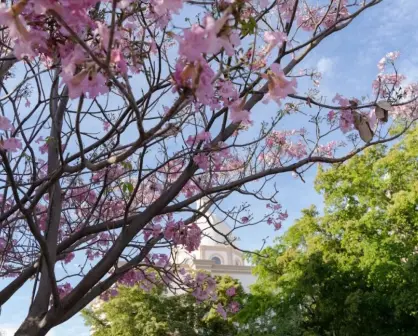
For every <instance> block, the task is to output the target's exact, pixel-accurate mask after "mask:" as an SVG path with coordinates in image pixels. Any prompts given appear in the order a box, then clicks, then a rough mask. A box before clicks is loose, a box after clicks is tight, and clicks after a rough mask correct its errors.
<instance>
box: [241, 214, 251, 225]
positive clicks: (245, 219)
mask: <svg viewBox="0 0 418 336" xmlns="http://www.w3.org/2000/svg"><path fill="white" fill-rule="evenodd" d="M249 220H250V219H249V218H248V217H247V216H244V217H242V218H241V222H242V223H243V224H247V223H248V222H249Z"/></svg>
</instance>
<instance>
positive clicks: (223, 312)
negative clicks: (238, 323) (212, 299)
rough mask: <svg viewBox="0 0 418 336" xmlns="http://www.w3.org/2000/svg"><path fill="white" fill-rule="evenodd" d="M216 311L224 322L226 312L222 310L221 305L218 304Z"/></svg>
mask: <svg viewBox="0 0 418 336" xmlns="http://www.w3.org/2000/svg"><path fill="white" fill-rule="evenodd" d="M216 311H217V312H218V314H219V315H221V317H222V318H223V319H224V320H226V311H225V309H224V307H222V305H221V304H220V303H218V305H217V306H216Z"/></svg>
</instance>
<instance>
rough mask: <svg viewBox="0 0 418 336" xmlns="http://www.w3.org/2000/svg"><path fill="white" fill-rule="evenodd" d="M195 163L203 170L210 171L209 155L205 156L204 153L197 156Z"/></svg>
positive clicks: (194, 159)
mask: <svg viewBox="0 0 418 336" xmlns="http://www.w3.org/2000/svg"><path fill="white" fill-rule="evenodd" d="M193 161H194V163H196V164H197V165H198V166H199V168H201V169H203V170H208V169H209V156H208V155H207V154H204V153H199V154H196V155H195V156H194V157H193Z"/></svg>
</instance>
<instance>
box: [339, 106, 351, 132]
mask: <svg viewBox="0 0 418 336" xmlns="http://www.w3.org/2000/svg"><path fill="white" fill-rule="evenodd" d="M353 127H354V117H353V114H352V113H351V110H342V111H341V115H340V128H341V131H342V132H343V133H347V132H349V131H351V130H352V129H353Z"/></svg>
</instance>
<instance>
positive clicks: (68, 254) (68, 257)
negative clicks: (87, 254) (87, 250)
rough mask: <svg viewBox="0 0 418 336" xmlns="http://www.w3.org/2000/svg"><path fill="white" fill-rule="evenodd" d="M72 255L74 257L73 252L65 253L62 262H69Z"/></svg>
mask: <svg viewBox="0 0 418 336" xmlns="http://www.w3.org/2000/svg"><path fill="white" fill-rule="evenodd" d="M74 257H75V254H74V253H73V252H71V253H67V254H66V255H65V258H64V263H66V264H68V263H70V262H71V261H72V260H73V259H74Z"/></svg>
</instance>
